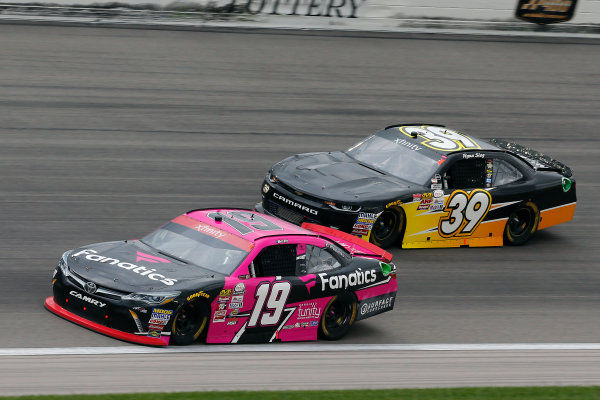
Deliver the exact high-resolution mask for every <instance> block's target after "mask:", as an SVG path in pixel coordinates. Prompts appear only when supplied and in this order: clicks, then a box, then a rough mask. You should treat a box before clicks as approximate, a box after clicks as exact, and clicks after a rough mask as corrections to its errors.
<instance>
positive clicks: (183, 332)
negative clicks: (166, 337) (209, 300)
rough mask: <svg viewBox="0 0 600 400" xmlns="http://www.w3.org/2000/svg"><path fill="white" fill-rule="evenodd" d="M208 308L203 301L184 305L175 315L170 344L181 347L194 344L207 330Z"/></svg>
mask: <svg viewBox="0 0 600 400" xmlns="http://www.w3.org/2000/svg"><path fill="white" fill-rule="evenodd" d="M209 316H210V308H209V306H208V304H206V302H204V301H193V302H188V303H185V304H184V305H183V306H182V307H181V308H180V309H179V310H178V311H177V314H175V317H174V318H173V326H172V328H171V339H170V343H172V344H174V345H176V346H183V345H188V344H192V343H194V342H195V341H196V340H198V338H200V336H202V335H203V334H204V333H205V332H206V330H207V328H208V321H209Z"/></svg>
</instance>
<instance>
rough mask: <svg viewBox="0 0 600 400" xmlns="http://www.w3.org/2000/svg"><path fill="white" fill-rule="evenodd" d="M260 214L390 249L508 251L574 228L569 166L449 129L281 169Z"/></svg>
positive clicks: (401, 135)
mask: <svg viewBox="0 0 600 400" xmlns="http://www.w3.org/2000/svg"><path fill="white" fill-rule="evenodd" d="M262 197H263V198H262V203H259V204H257V205H256V206H255V208H256V209H257V210H258V211H261V212H265V213H267V214H271V215H276V216H278V217H280V218H283V219H285V220H287V221H290V222H293V223H295V224H298V225H300V224H302V223H303V222H311V223H317V224H321V225H326V226H330V227H334V228H337V229H339V230H341V231H344V232H347V233H351V234H353V235H355V236H359V237H361V238H363V239H365V240H367V241H369V240H370V241H371V242H372V243H374V244H377V245H379V246H381V247H389V246H392V245H394V244H396V243H398V242H400V243H401V245H402V247H404V248H418V247H421V248H422V247H459V246H502V245H503V244H504V243H508V244H513V245H519V244H523V243H525V242H526V241H527V240H529V238H531V236H532V235H533V234H534V233H535V232H536V231H537V230H540V229H545V228H548V227H550V226H553V225H556V224H559V223H562V222H566V221H569V220H571V219H572V218H573V213H574V212H575V203H576V195H575V181H574V180H573V179H572V173H571V170H570V169H569V168H568V167H567V166H565V165H564V164H562V163H560V162H558V161H556V160H553V159H551V158H550V157H548V156H545V155H543V154H540V153H539V152H536V151H534V150H531V149H527V148H525V147H523V146H520V145H517V144H515V143H511V142H507V141H504V140H500V139H492V140H488V141H487V142H486V141H483V140H480V139H476V138H474V137H471V136H468V135H465V134H463V133H460V132H457V131H453V130H450V129H446V128H444V127H443V126H439V125H411V124H407V125H393V126H389V127H387V128H385V129H383V130H381V131H379V132H377V133H375V134H374V135H372V136H369V137H368V138H366V139H364V140H363V141H361V142H360V143H358V144H356V145H355V146H352V147H351V148H350V149H348V150H346V151H344V152H340V151H338V152H327V153H324V152H322V153H309V154H297V155H295V156H292V157H289V158H286V159H285V160H283V161H280V162H279V163H277V164H275V165H274V166H273V167H272V168H271V170H270V171H269V172H268V173H267V176H266V178H265V180H264V182H263V184H262Z"/></svg>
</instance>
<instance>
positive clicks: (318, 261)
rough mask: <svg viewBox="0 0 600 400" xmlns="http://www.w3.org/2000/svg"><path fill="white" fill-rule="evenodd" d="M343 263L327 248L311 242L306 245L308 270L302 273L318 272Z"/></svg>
mask: <svg viewBox="0 0 600 400" xmlns="http://www.w3.org/2000/svg"><path fill="white" fill-rule="evenodd" d="M341 266H342V264H341V263H340V262H339V261H338V260H337V259H336V258H335V257H334V256H333V254H331V253H330V252H329V251H328V249H327V248H321V247H318V246H313V245H310V244H307V245H306V270H305V271H299V273H300V274H316V273H317V272H323V271H328V270H330V269H335V268H339V267H341Z"/></svg>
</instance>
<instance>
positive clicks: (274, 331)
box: [45, 209, 397, 346]
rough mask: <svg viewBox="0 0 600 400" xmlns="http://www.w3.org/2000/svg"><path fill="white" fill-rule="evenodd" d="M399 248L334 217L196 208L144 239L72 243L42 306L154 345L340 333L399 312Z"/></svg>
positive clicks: (304, 337)
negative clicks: (394, 251) (290, 217)
mask: <svg viewBox="0 0 600 400" xmlns="http://www.w3.org/2000/svg"><path fill="white" fill-rule="evenodd" d="M391 258H392V257H391V254H389V253H388V252H386V251H384V250H382V249H381V248H379V247H377V246H375V245H373V244H371V243H368V242H365V241H363V240H362V239H360V238H357V237H356V236H353V235H349V234H347V233H344V232H341V231H338V230H335V229H332V228H328V227H323V226H319V225H315V224H310V223H306V224H303V227H298V226H296V225H293V224H290V223H288V222H285V221H283V220H280V219H278V218H274V217H272V216H267V215H263V214H260V213H257V212H255V211H251V210H242V209H203V210H194V211H190V212H188V213H186V214H183V215H180V216H178V217H176V218H175V219H173V220H171V221H170V222H168V223H166V224H165V225H163V226H162V227H160V228H158V229H157V230H155V231H154V232H152V233H150V234H149V235H147V236H145V237H144V238H142V239H140V240H125V241H116V242H107V243H97V244H91V245H88V246H84V247H81V248H77V249H74V250H70V251H67V252H65V253H64V254H63V255H62V258H61V259H60V260H59V262H58V265H57V267H56V269H55V271H54V276H53V279H52V287H53V295H52V296H51V297H48V298H47V299H46V301H45V305H46V308H47V309H48V310H50V311H52V312H53V313H55V314H57V315H59V316H61V317H63V318H65V319H67V320H70V321H72V322H75V323H77V324H80V325H82V326H84V327H87V328H89V329H92V330H94V331H97V332H100V333H103V334H106V335H109V336H112V337H115V338H118V339H122V340H126V341H130V342H135V343H140V344H146V345H157V346H164V345H168V344H169V343H171V344H177V345H183V344H191V343H193V342H194V341H196V340H198V339H201V340H205V341H206V342H208V343H257V342H258V343H260V342H274V341H296V340H315V339H317V337H322V338H325V339H339V338H341V337H342V336H344V335H345V334H346V333H347V332H348V331H349V329H350V327H351V326H352V324H353V323H354V322H355V321H358V320H362V319H366V318H369V317H371V316H374V315H377V314H380V313H383V312H385V311H389V310H392V308H393V306H394V300H395V297H396V291H397V282H396V267H395V266H394V264H392V263H391Z"/></svg>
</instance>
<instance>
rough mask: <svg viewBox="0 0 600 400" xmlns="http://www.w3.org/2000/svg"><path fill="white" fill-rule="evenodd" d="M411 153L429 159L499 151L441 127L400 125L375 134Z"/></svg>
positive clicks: (472, 138)
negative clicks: (454, 154)
mask: <svg viewBox="0 0 600 400" xmlns="http://www.w3.org/2000/svg"><path fill="white" fill-rule="evenodd" d="M377 135H378V136H381V137H385V138H386V139H388V140H391V141H393V142H394V143H396V144H398V145H401V146H403V147H406V148H407V149H409V150H412V151H420V152H423V153H424V154H426V155H428V156H429V157H431V158H435V157H436V156H437V157H439V156H441V155H449V154H451V153H454V152H458V151H466V150H500V149H499V148H498V147H496V146H494V145H492V144H491V143H488V142H486V141H485V140H482V139H478V138H475V137H473V136H470V135H467V134H464V133H461V132H458V131H455V130H452V129H448V128H446V127H444V126H443V125H429V124H401V125H392V126H388V127H386V128H385V129H384V130H382V131H379V132H378V133H377Z"/></svg>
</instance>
